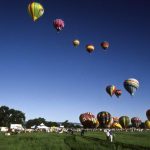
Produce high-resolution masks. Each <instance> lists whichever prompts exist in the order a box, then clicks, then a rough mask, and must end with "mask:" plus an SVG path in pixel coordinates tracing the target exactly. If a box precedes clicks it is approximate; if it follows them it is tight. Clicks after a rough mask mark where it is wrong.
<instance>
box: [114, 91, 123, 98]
mask: <svg viewBox="0 0 150 150" xmlns="http://www.w3.org/2000/svg"><path fill="white" fill-rule="evenodd" d="M121 94H122V91H121V90H116V91H115V95H116V96H117V97H118V98H119V96H121Z"/></svg>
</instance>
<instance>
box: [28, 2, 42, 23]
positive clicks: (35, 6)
mask: <svg viewBox="0 0 150 150" xmlns="http://www.w3.org/2000/svg"><path fill="white" fill-rule="evenodd" d="M28 13H29V14H30V16H31V17H32V19H33V21H36V20H37V19H39V18H40V17H41V16H42V15H43V14H44V8H43V6H42V5H41V4H40V3H36V2H31V3H30V4H29V5H28Z"/></svg>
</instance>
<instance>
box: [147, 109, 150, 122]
mask: <svg viewBox="0 0 150 150" xmlns="http://www.w3.org/2000/svg"><path fill="white" fill-rule="evenodd" d="M146 116H147V119H148V120H150V109H148V110H147V111H146Z"/></svg>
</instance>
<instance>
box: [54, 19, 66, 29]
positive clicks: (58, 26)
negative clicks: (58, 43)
mask: <svg viewBox="0 0 150 150" xmlns="http://www.w3.org/2000/svg"><path fill="white" fill-rule="evenodd" d="M53 25H54V27H55V28H56V30H57V31H58V32H59V31H61V30H62V29H63V28H64V27H65V23H64V21H63V20H62V19H55V20H54V21H53Z"/></svg>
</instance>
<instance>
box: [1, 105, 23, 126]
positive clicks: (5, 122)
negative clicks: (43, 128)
mask: <svg viewBox="0 0 150 150" xmlns="http://www.w3.org/2000/svg"><path fill="white" fill-rule="evenodd" d="M24 122H25V114H24V113H23V112H22V111H19V110H15V109H9V107H7V106H1V107H0V126H5V127H10V124H11V123H16V124H24Z"/></svg>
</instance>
